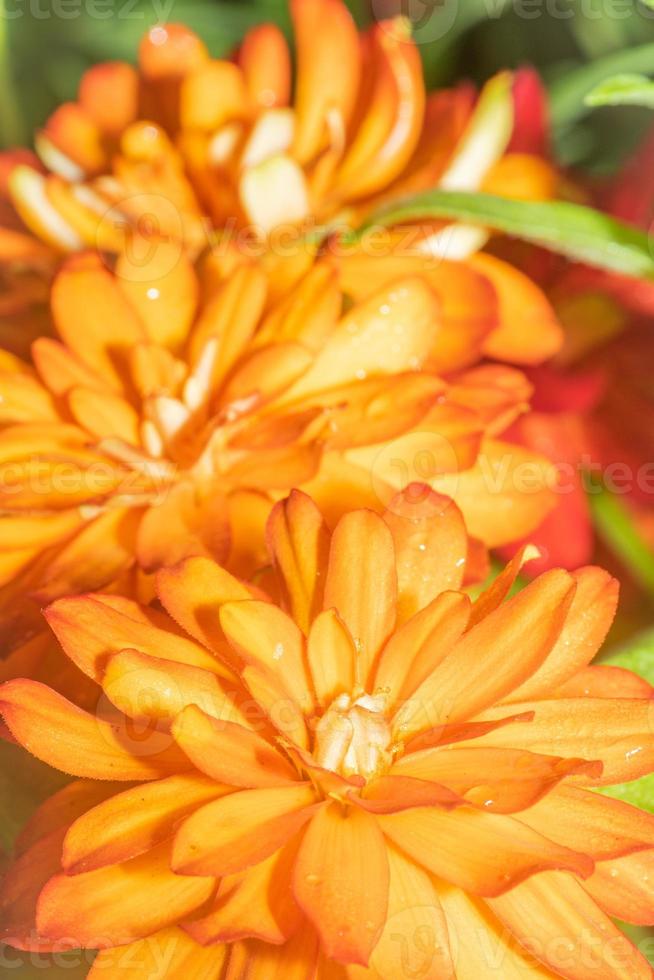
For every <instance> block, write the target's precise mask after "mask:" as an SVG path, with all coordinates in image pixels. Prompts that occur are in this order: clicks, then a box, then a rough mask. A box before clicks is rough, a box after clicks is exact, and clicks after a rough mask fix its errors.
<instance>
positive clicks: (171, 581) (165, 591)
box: [157, 557, 253, 656]
mask: <svg viewBox="0 0 654 980" xmlns="http://www.w3.org/2000/svg"><path fill="white" fill-rule="evenodd" d="M157 593H158V595H159V599H160V600H161V602H162V604H163V606H164V608H165V609H166V611H167V612H168V613H170V615H171V616H172V618H173V619H174V620H175V622H177V623H179V625H180V626H181V627H182V629H184V630H185V631H186V632H187V633H188V634H189V635H190V636H192V637H194V639H196V640H197V641H198V643H202V644H204V646H206V647H208V648H209V649H210V650H214V651H216V652H220V653H221V655H223V656H224V655H225V653H226V652H227V651H225V647H226V641H225V637H224V634H223V631H222V627H221V626H220V620H219V618H218V611H219V609H220V606H222V605H223V604H224V603H225V602H239V601H241V600H243V599H251V598H253V594H252V591H251V589H250V588H249V587H248V586H247V585H245V584H244V583H242V582H240V581H239V580H238V579H237V578H234V576H233V575H230V573H229V572H228V571H226V570H225V569H224V568H222V567H221V566H220V565H218V564H216V562H214V561H211V559H210V558H201V557H197V558H186V559H185V560H184V561H182V562H180V563H179V564H177V565H174V566H172V567H171V568H162V569H161V570H160V571H159V572H158V573H157Z"/></svg>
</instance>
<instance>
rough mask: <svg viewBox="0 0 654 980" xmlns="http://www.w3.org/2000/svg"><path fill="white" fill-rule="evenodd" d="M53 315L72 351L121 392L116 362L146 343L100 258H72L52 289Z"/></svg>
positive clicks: (91, 255)
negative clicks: (132, 348) (139, 343)
mask: <svg viewBox="0 0 654 980" xmlns="http://www.w3.org/2000/svg"><path fill="white" fill-rule="evenodd" d="M52 315H53V317H54V321H55V325H56V327H57V331H58V333H59V336H60V337H61V339H62V340H63V341H64V343H65V344H67V346H68V347H70V349H71V350H72V351H73V352H74V353H75V354H76V355H77V356H78V357H79V358H80V359H81V360H82V361H83V363H84V364H85V365H86V366H87V367H89V368H91V369H92V370H93V371H96V372H97V373H98V374H99V375H100V376H101V377H102V378H103V379H104V380H105V381H107V382H108V383H109V384H111V385H112V387H114V388H117V389H118V390H122V388H123V384H124V377H123V374H122V373H121V371H120V369H119V367H117V366H116V364H117V361H118V363H120V360H121V359H126V358H127V355H128V353H129V350H130V348H131V347H132V346H133V345H134V344H137V343H138V342H139V341H142V340H145V335H144V332H143V327H142V325H141V322H140V320H139V318H138V317H137V315H136V313H135V312H134V311H133V310H132V308H131V307H130V305H129V303H128V302H127V300H126V299H125V298H124V297H123V295H122V293H121V291H120V289H119V288H118V285H117V284H116V281H115V280H114V279H113V277H112V276H111V274H110V273H109V272H108V271H107V269H106V268H105V267H104V265H103V264H102V261H101V259H100V258H99V257H98V256H96V255H93V254H92V253H90V252H89V253H87V254H83V255H76V256H75V257H74V258H71V259H69V260H68V262H67V263H66V265H65V266H64V267H63V269H62V270H61V272H60V273H59V275H58V276H57V278H56V279H55V282H54V285H53V287H52Z"/></svg>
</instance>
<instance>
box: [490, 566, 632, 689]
mask: <svg viewBox="0 0 654 980" xmlns="http://www.w3.org/2000/svg"><path fill="white" fill-rule="evenodd" d="M573 578H574V580H575V582H576V584H577V588H576V590H575V595H574V598H573V600H572V605H571V606H570V609H569V611H568V615H567V616H566V620H565V623H564V624H563V629H562V630H561V635H560V636H559V638H558V640H557V641H556V643H555V644H554V646H553V647H552V649H551V650H550V653H549V655H548V656H547V658H546V659H545V661H544V662H543V663H542V664H541V666H540V667H539V668H538V669H537V670H536V671H535V672H534V673H533V674H532V675H531V676H530V677H529V678H527V680H525V681H524V683H523V684H521V685H520V687H519V688H517V689H516V690H515V691H513V692H512V693H511V697H510V698H509V699H508V700H510V701H527V700H529V699H531V698H541V697H547V696H548V694H549V693H550V692H551V691H552V690H553V689H554V688H556V687H557V686H558V685H559V684H562V683H564V682H565V681H566V680H568V678H570V677H573V676H574V674H575V673H576V672H577V670H579V669H580V668H582V667H585V666H586V664H588V663H590V661H591V660H592V659H593V657H594V656H595V654H596V653H597V651H598V650H599V649H600V647H601V645H602V643H603V642H604V639H605V637H606V634H607V633H608V631H609V627H610V626H611V623H612V622H613V619H614V617H615V610H616V608H617V604H618V592H619V589H620V584H619V582H618V581H617V579H615V578H613V577H612V576H611V575H609V574H608V572H605V571H604V570H603V569H601V568H594V567H592V566H590V567H588V568H581V569H579V571H577V572H574V573H573Z"/></svg>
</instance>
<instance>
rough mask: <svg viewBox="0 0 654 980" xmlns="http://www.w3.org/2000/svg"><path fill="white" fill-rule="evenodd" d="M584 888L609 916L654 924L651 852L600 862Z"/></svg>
mask: <svg viewBox="0 0 654 980" xmlns="http://www.w3.org/2000/svg"><path fill="white" fill-rule="evenodd" d="M584 888H585V889H586V891H587V892H588V894H589V895H590V896H591V898H594V899H595V901H596V902H597V904H598V905H599V907H600V908H601V909H602V910H603V911H604V912H606V914H607V915H610V916H611V917H612V918H614V919H621V920H622V921H623V922H632V923H633V924H634V925H639V926H651V925H654V851H640V852H639V853H638V854H628V855H627V856H626V857H619V858H614V859H613V860H612V861H601V862H599V863H598V864H597V865H596V866H595V872H594V873H593V874H592V875H591V876H590V878H588V879H587V880H586V881H585V882H584Z"/></svg>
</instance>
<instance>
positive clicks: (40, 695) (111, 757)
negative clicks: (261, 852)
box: [0, 680, 189, 782]
mask: <svg viewBox="0 0 654 980" xmlns="http://www.w3.org/2000/svg"><path fill="white" fill-rule="evenodd" d="M0 707H1V710H2V715H3V717H4V720H5V722H6V724H7V727H8V728H9V730H10V732H11V734H12V735H13V737H14V738H15V739H16V741H18V742H20V744H21V745H23V746H24V747H25V748H27V749H28V750H29V751H30V752H31V753H32V754H33V755H35V756H36V757H37V759H41V761H42V762H46V763H47V764H48V765H49V766H53V767H54V768H55V769H60V770H61V772H67V773H70V774H71V775H73V776H84V777H88V778H89V779H111V780H120V781H127V782H129V781H130V780H132V779H159V778H161V777H163V776H168V775H171V774H172V773H175V772H179V771H180V770H181V771H183V770H184V769H188V768H189V766H188V763H187V762H186V759H185V756H184V755H183V753H181V752H180V751H179V750H178V749H177V748H176V747H175V746H174V745H172V744H171V739H170V737H169V736H168V735H163V734H160V733H152V732H151V733H149V737H148V741H147V742H146V743H144V742H143V741H142V739H141V738H140V737H139V734H138V733H137V734H136V737H135V736H134V734H133V733H132V734H130V730H129V728H128V727H126V726H119V725H118V724H117V723H116V724H112V723H110V722H108V721H104V720H103V719H102V718H98V717H96V716H94V715H91V714H89V713H88V712H86V711H82V710H81V708H78V707H77V706H76V705H74V704H71V702H70V701H67V700H66V698H63V697H62V696H61V695H60V694H56V693H55V691H52V690H50V688H49V687H46V686H45V684H40V683H38V682H37V681H29V680H15V681H7V683H6V684H3V685H2V687H1V688H0Z"/></svg>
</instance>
